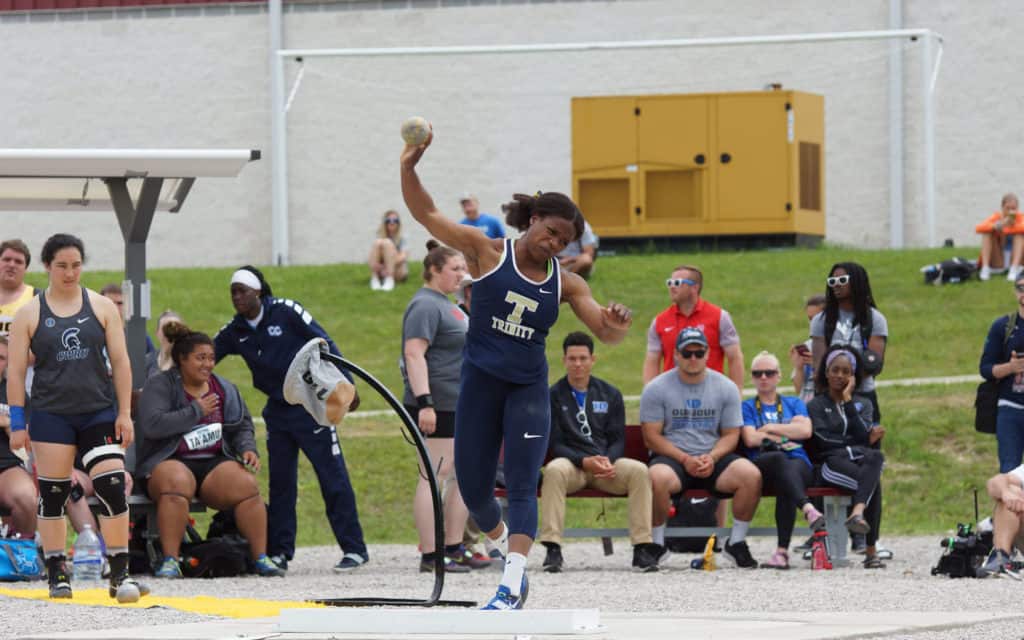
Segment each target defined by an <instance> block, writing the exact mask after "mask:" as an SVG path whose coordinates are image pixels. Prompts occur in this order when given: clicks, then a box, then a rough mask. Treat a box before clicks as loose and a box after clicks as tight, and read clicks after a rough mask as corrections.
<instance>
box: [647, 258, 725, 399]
mask: <svg viewBox="0 0 1024 640" xmlns="http://www.w3.org/2000/svg"><path fill="white" fill-rule="evenodd" d="M666 285H668V293H669V297H670V298H671V299H672V304H671V305H670V306H669V307H668V308H667V309H665V310H664V311H662V312H661V313H659V314H658V315H657V316H655V318H654V320H652V321H651V326H650V328H648V330H647V355H646V356H645V357H644V371H643V377H644V384H647V383H648V382H650V381H651V380H653V379H654V377H655V376H656V375H658V374H659V373H661V372H664V371H670V370H672V369H673V368H675V366H676V365H675V352H676V337H677V336H678V335H679V332H680V331H682V330H683V329H684V328H686V327H696V328H698V329H700V330H701V331H702V332H703V333H704V335H705V336H706V337H707V341H708V345H709V347H708V348H709V352H708V357H707V365H708V367H709V368H710V369H712V370H714V371H717V372H719V373H725V368H724V365H725V362H726V361H727V360H728V362H729V379H731V380H732V381H733V383H735V384H736V387H737V388H738V389H740V391H742V390H743V383H744V375H745V373H744V368H743V351H741V350H740V336H739V334H738V333H737V332H736V325H734V324H733V322H732V317H731V316H730V315H729V312H728V311H726V310H725V309H722V308H721V307H718V306H716V305H713V304H711V303H710V302H708V301H707V300H704V299H702V298H701V297H700V294H701V291H702V290H703V288H704V276H703V274H701V272H700V269H698V268H697V267H693V266H688V265H681V266H678V267H676V268H675V270H674V271H673V272H672V276H671V277H670V278H669V279H668V280H667V281H666Z"/></svg>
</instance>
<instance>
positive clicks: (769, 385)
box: [740, 351, 825, 569]
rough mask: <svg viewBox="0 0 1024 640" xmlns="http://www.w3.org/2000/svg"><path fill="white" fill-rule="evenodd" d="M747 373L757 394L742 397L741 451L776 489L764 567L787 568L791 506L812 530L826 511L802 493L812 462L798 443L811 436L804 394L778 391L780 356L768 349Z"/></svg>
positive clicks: (767, 488) (769, 489)
mask: <svg viewBox="0 0 1024 640" xmlns="http://www.w3.org/2000/svg"><path fill="white" fill-rule="evenodd" d="M750 374H751V376H752V378H753V380H754V386H755V387H756V388H757V396H755V397H753V398H750V399H749V400H744V401H743V430H742V431H741V432H740V437H741V438H742V440H743V453H744V455H746V456H747V457H748V458H750V460H752V461H753V463H754V465H755V466H756V467H757V468H758V469H759V470H760V471H761V477H762V478H763V482H764V485H763V486H764V488H763V491H764V492H765V493H774V494H775V496H776V497H775V527H776V529H777V531H778V546H777V547H776V549H775V553H773V554H772V557H771V558H770V559H769V560H768V562H763V563H761V567H763V568H765V569H788V568H789V554H788V553H787V551H786V549H787V548H788V547H789V542H790V539H791V538H792V537H793V524H794V522H795V509H800V511H802V512H803V514H804V518H805V519H806V520H807V524H808V526H810V527H811V529H812V530H814V531H819V530H821V529H824V528H825V516H823V515H822V514H821V512H820V511H818V510H817V509H816V508H815V507H814V505H813V504H812V503H811V500H810V499H809V498H808V497H807V486H808V485H809V484H811V482H812V479H813V465H812V464H811V461H810V459H809V458H808V457H807V451H806V450H805V449H804V447H803V443H804V441H805V440H807V439H808V438H810V437H811V420H810V418H808V417H807V407H806V406H805V405H804V403H803V400H801V399H800V398H795V397H788V396H782V395H780V394H779V392H778V387H779V376H780V374H781V370H780V366H779V359H778V358H776V357H775V356H774V355H773V354H771V353H768V352H767V351H762V352H761V353H759V354H757V355H756V356H754V360H753V361H752V362H751V363H750Z"/></svg>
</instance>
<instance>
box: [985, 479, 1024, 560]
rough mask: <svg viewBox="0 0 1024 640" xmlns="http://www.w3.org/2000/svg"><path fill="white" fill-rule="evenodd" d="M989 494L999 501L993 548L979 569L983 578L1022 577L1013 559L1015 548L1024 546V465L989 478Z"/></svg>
mask: <svg viewBox="0 0 1024 640" xmlns="http://www.w3.org/2000/svg"><path fill="white" fill-rule="evenodd" d="M986 488H987V489H988V495H990V496H992V499H993V500H995V501H996V505H995V509H994V510H993V512H992V527H993V529H992V551H991V552H990V553H989V555H988V558H987V559H986V560H985V564H983V565H982V566H981V567H979V568H978V577H979V578H988V577H992V576H996V577H1009V578H1014V579H1016V580H1020V579H1021V573H1020V571H1019V570H1018V569H1015V568H1014V563H1013V562H1012V560H1011V553H1012V552H1013V548H1014V547H1017V548H1018V549H1024V465H1020V466H1018V467H1017V468H1015V469H1011V470H1010V471H1008V472H1006V473H1000V474H997V475H995V476H993V477H991V478H989V481H988V483H987V484H986Z"/></svg>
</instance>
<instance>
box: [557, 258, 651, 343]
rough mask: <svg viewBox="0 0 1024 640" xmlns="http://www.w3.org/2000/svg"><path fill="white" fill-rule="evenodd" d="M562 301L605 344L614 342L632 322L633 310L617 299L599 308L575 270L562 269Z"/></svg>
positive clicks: (620, 338) (588, 286) (623, 336)
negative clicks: (566, 303)
mask: <svg viewBox="0 0 1024 640" xmlns="http://www.w3.org/2000/svg"><path fill="white" fill-rule="evenodd" d="M562 300H564V301H565V302H568V303H569V306H570V307H572V310H573V313H575V314H576V317H577V318H579V319H580V320H581V321H582V322H583V324H585V325H587V328H588V329H590V330H591V331H592V332H593V333H594V335H595V336H597V338H598V340H600V341H601V342H604V343H606V344H618V343H619V342H622V339H623V338H625V337H626V331H627V330H628V329H629V327H630V325H632V324H633V312H632V311H631V310H630V309H629V307H627V306H625V305H623V304H620V303H618V302H611V301H609V302H608V306H606V307H602V306H601V305H599V304H598V303H597V300H594V295H593V294H592V293H591V292H590V285H588V284H587V281H586V280H584V279H583V278H581V277H580V276H578V275H577V274H575V273H571V272H569V271H566V270H564V269H563V270H562Z"/></svg>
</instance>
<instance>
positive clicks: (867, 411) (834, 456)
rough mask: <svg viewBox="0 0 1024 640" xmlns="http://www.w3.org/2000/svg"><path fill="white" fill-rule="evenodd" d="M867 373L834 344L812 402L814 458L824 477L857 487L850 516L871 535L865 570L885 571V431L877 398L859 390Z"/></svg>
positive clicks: (852, 527) (856, 530)
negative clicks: (881, 547) (881, 446)
mask: <svg viewBox="0 0 1024 640" xmlns="http://www.w3.org/2000/svg"><path fill="white" fill-rule="evenodd" d="M863 377H864V367H863V361H862V360H861V357H860V354H859V353H857V351H855V350H853V349H851V348H850V347H849V346H847V345H832V346H831V347H829V348H828V350H827V351H826V352H825V355H824V357H823V359H822V364H821V366H820V367H819V368H818V374H817V389H818V395H816V396H815V397H814V399H813V400H811V402H810V404H808V405H807V413H808V414H809V415H810V417H811V428H812V431H813V437H812V439H811V443H810V444H811V453H812V459H813V461H814V462H815V463H817V464H820V465H821V479H822V480H823V481H824V482H825V483H826V484H830V485H832V486H835V487H839V488H841V489H847V490H849V491H853V492H854V494H853V507H852V509H851V511H850V516H849V517H848V518H847V519H846V528H847V529H848V530H849V532H850V533H851V534H854V535H858V534H860V535H864V536H865V537H866V543H867V548H866V556H865V558H864V568H865V569H884V568H885V565H884V564H883V563H882V560H881V558H880V557H879V556H878V553H877V551H878V550H877V548H876V543H877V541H878V528H879V525H880V524H881V520H882V488H881V485H880V480H881V477H882V466H883V464H884V463H885V456H883V455H882V452H881V451H879V450H878V448H877V445H878V442H879V441H880V440H881V439H882V437H883V436H884V435H885V429H884V428H883V427H882V426H881V425H879V424H878V423H877V422H875V421H874V419H873V418H872V416H873V415H874V410H873V407H872V406H871V400H870V399H868V398H867V397H866V396H864V395H861V394H860V393H859V392H857V391H856V390H857V389H858V388H859V387H860V384H861V382H862V381H863Z"/></svg>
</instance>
